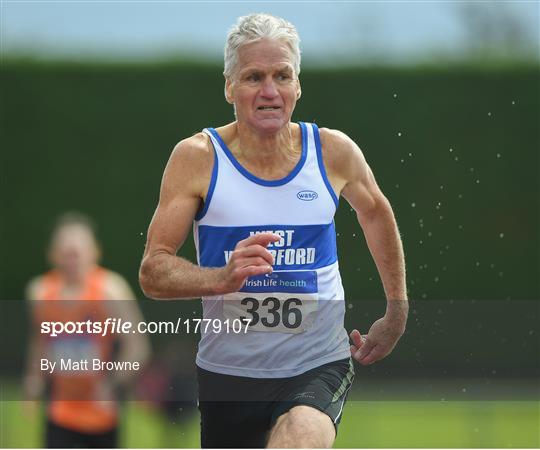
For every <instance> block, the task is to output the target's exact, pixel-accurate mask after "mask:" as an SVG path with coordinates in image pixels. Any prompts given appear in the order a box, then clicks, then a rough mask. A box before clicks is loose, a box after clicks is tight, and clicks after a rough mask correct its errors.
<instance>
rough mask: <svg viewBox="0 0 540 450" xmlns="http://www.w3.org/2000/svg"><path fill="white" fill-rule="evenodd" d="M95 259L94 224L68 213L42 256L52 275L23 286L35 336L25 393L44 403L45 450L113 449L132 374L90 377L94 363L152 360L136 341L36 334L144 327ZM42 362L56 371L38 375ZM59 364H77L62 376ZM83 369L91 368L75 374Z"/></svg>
mask: <svg viewBox="0 0 540 450" xmlns="http://www.w3.org/2000/svg"><path fill="white" fill-rule="evenodd" d="M100 255H101V252H100V248H99V245H98V242H97V240H96V236H95V231H94V226H93V223H92V221H91V220H90V219H89V218H87V217H86V216H84V215H82V214H79V213H67V214H65V215H63V216H61V217H60V218H59V219H58V221H57V223H56V225H55V228H54V230H53V233H52V237H51V241H50V245H49V249H48V255H47V256H48V260H49V263H50V264H51V266H52V269H51V270H50V271H49V272H47V273H45V274H44V275H42V276H38V277H37V278H35V279H33V280H31V281H30V282H29V284H28V286H27V298H28V299H29V300H30V314H31V321H32V335H31V338H30V344H29V351H28V359H27V371H26V376H25V378H24V391H25V396H26V400H28V401H35V400H38V399H39V398H42V397H43V396H46V397H47V405H46V418H47V425H46V438H45V445H46V446H47V447H49V448H54V447H57V448H70V447H89V448H102V447H109V448H110V447H117V446H118V424H119V403H118V399H119V395H120V392H121V389H122V388H123V387H125V386H126V385H127V384H128V382H130V381H132V378H133V377H134V376H135V375H136V374H137V372H135V371H128V370H125V371H123V370H117V371H107V370H93V369H92V361H93V359H94V358H97V359H99V360H100V361H115V360H118V361H137V362H138V363H139V364H140V366H143V364H144V362H145V361H146V360H147V358H148V356H149V352H150V346H149V342H148V340H147V338H146V337H145V335H143V334H140V333H130V334H120V333H117V334H111V333H108V334H107V335H105V336H102V335H101V334H96V333H88V332H86V331H85V332H83V333H61V334H58V335H57V336H51V334H50V333H48V334H47V333H42V332H41V324H42V323H43V322H45V321H48V322H53V321H57V322H62V323H67V322H75V323H77V322H87V321H88V320H90V321H92V322H101V323H104V322H105V320H106V319H107V318H121V319H122V320H125V321H130V322H131V323H136V322H139V321H141V320H142V316H141V313H140V311H139V309H138V307H137V303H136V301H135V297H134V295H133V292H132V290H131V288H130V287H129V285H128V283H127V282H126V280H124V278H123V277H122V276H120V275H119V274H117V273H115V272H112V271H110V270H107V269H105V268H103V267H101V266H99V265H98V262H99V259H100ZM42 359H47V360H48V361H55V362H56V367H55V368H54V370H43V367H41V366H40V364H41V360H42ZM61 359H63V361H64V362H66V361H68V360H70V361H71V363H74V364H73V365H70V367H69V370H65V368H64V370H62V367H61V363H60V360H61ZM80 361H88V363H87V364H86V365H85V366H84V365H78V366H76V365H75V364H78V363H79V362H80ZM29 405H32V403H30V404H29ZM29 409H34V408H32V407H31V406H30V408H29Z"/></svg>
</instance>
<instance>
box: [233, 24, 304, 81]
mask: <svg viewBox="0 0 540 450" xmlns="http://www.w3.org/2000/svg"><path fill="white" fill-rule="evenodd" d="M263 38H268V39H274V40H281V41H283V42H284V43H285V44H287V46H288V47H289V48H290V50H291V52H292V56H293V66H294V71H295V74H296V76H298V75H299V74H300V37H299V36H298V32H297V31H296V28H295V26H294V25H293V24H292V23H290V22H287V21H286V20H285V19H282V18H281V17H276V16H272V15H270V14H264V13H258V14H249V15H247V16H242V17H239V18H238V21H237V22H236V24H235V25H234V26H233V27H232V28H231V29H230V31H229V34H228V35H227V43H226V45H225V67H224V70H223V75H225V77H226V78H230V77H231V75H232V73H233V71H234V69H235V67H236V65H237V64H238V49H239V48H240V47H241V46H242V45H246V44H250V43H252V42H256V41H258V40H260V39H263Z"/></svg>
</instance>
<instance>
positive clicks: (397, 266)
mask: <svg viewBox="0 0 540 450" xmlns="http://www.w3.org/2000/svg"><path fill="white" fill-rule="evenodd" d="M298 43H299V38H298V34H297V32H296V30H295V28H294V26H293V25H291V24H290V23H288V22H286V21H285V20H283V19H281V18H277V17H273V16H270V15H267V14H253V15H249V16H245V17H241V18H239V20H238V22H237V23H236V25H235V26H234V27H233V28H232V29H231V31H230V32H229V35H228V39H227V44H226V48H225V70H224V75H225V97H226V100H227V102H228V103H230V104H231V105H233V106H234V111H235V117H236V120H235V121H234V122H232V123H230V124H228V125H225V126H222V127H219V128H216V129H214V128H207V129H205V130H204V131H203V132H202V133H199V134H196V135H195V136H192V137H190V138H188V139H185V140H183V141H181V142H180V143H179V144H178V145H177V146H176V148H175V149H174V151H173V153H172V155H171V157H170V160H169V162H168V165H167V167H166V169H165V173H164V177H163V181H162V186H161V193H160V200H159V204H158V207H157V210H156V212H155V214H154V217H153V219H152V223H151V224H150V228H149V231H148V241H147V246H146V250H145V254H144V258H143V262H142V266H141V270H140V283H141V286H142V288H143V290H144V291H145V293H146V294H147V295H148V296H149V297H152V298H156V299H179V298H192V297H199V296H202V298H203V314H204V317H205V318H209V319H213V320H220V321H222V323H223V324H224V327H225V325H226V324H227V323H234V321H235V320H241V321H249V328H248V329H247V332H246V333H235V332H232V331H230V330H229V331H222V332H220V333H215V332H213V331H212V330H207V331H206V332H205V331H204V330H203V331H202V337H201V342H200V345H199V351H198V355H197V366H198V371H199V396H200V405H199V407H200V411H201V444H202V446H203V447H264V446H265V445H266V446H267V447H273V448H275V447H313V448H315V447H330V446H331V445H332V443H333V442H334V439H335V435H336V429H337V425H338V423H339V421H340V419H341V414H342V410H343V404H344V402H345V399H346V396H347V393H348V391H349V389H350V386H351V383H352V379H353V375H354V373H353V370H352V363H351V361H350V356H351V355H352V356H353V357H354V359H356V360H357V361H358V362H360V363H361V364H363V365H367V364H371V363H373V362H375V361H377V360H380V359H382V358H384V357H385V356H386V355H388V354H389V353H390V352H391V351H392V349H393V348H394V346H395V345H396V342H397V341H398V339H399V338H400V336H401V335H402V333H403V332H404V329H405V323H406V317H407V311H408V307H407V293H406V285H405V263H404V257H403V250H402V245H401V241H400V236H399V232H398V229H397V225H396V222H395V219H394V215H393V213H392V209H391V207H390V204H389V202H388V200H387V199H386V198H385V197H384V195H383V194H382V193H381V191H380V189H379V188H378V186H377V184H376V182H375V179H374V177H373V174H372V173H371V170H370V168H369V167H368V165H367V163H366V161H365V159H364V157H363V155H362V152H361V151H360V149H359V148H358V146H357V145H356V144H355V143H354V142H353V141H352V140H351V139H349V138H348V137H347V136H346V135H344V134H343V133H341V132H339V131H335V130H330V129H325V128H322V129H320V130H319V129H318V128H317V126H316V125H314V124H308V123H292V122H291V115H292V113H293V110H294V107H295V105H296V101H297V100H298V99H299V98H300V94H301V88H300V82H299V79H298V75H299V73H300V50H299V46H298ZM340 196H343V197H344V198H345V199H346V200H347V201H348V202H349V203H350V204H351V206H352V207H353V208H354V209H355V210H356V212H357V216H358V220H359V223H360V225H361V226H362V229H363V231H364V234H365V236H366V240H367V243H368V245H369V248H370V251H371V253H372V255H373V258H374V260H375V263H376V265H377V268H378V270H379V273H380V276H381V280H382V283H383V285H384V289H385V293H386V297H387V312H386V314H385V316H384V317H382V318H381V319H379V320H377V321H376V322H375V323H374V324H373V325H372V327H371V328H370V330H369V332H368V334H367V336H365V339H364V338H362V337H361V335H360V333H359V332H358V331H357V330H353V331H352V333H351V335H350V337H351V339H352V345H351V346H350V347H349V343H348V337H347V333H346V331H345V330H344V328H343V317H344V312H345V307H344V304H345V302H344V291H343V287H342V284H341V278H340V275H339V270H338V262H337V252H336V239H335V230H334V222H333V217H334V213H335V211H336V208H337V205H338V198H339V197H340ZM192 223H193V226H194V236H195V243H196V246H197V256H198V262H199V265H194V264H192V263H191V262H189V261H187V260H185V259H183V258H180V257H177V256H176V252H177V250H178V248H180V247H181V246H182V245H183V244H184V241H185V239H186V237H187V235H188V232H189V229H190V227H191V225H192Z"/></svg>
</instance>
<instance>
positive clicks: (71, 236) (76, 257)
mask: <svg viewBox="0 0 540 450" xmlns="http://www.w3.org/2000/svg"><path fill="white" fill-rule="evenodd" d="M98 256H99V251H98V248H97V244H96V241H95V239H94V236H93V234H92V232H91V231H90V230H88V229H87V228H86V227H85V226H83V225H65V226H63V227H62V228H60V229H59V230H58V231H57V232H56V233H55V235H54V237H53V240H52V245H51V252H50V258H51V262H52V264H53V265H54V266H55V267H56V268H57V269H58V270H60V272H63V273H64V274H65V275H66V276H68V277H69V276H78V275H82V274H84V273H85V272H86V271H87V270H88V269H90V268H91V267H93V266H94V265H95V264H96V263H97V260H98Z"/></svg>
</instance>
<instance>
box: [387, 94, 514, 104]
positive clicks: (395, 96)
mask: <svg viewBox="0 0 540 450" xmlns="http://www.w3.org/2000/svg"><path fill="white" fill-rule="evenodd" d="M394 98H397V94H394ZM512 103H513V102H512Z"/></svg>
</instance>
